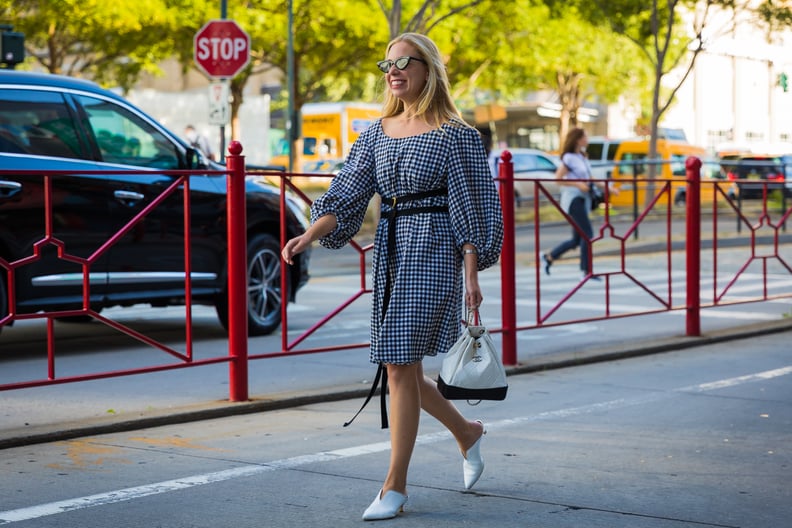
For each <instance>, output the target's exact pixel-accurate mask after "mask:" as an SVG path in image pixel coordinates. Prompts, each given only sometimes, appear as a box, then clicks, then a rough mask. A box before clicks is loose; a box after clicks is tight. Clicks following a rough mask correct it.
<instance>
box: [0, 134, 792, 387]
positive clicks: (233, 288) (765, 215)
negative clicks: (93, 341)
mask: <svg viewBox="0 0 792 528" xmlns="http://www.w3.org/2000/svg"><path fill="white" fill-rule="evenodd" d="M502 160H503V163H501V164H500V167H501V169H500V174H499V178H498V180H499V185H500V194H501V201H502V205H503V215H504V225H505V235H506V236H505V240H504V246H503V252H502V255H501V261H500V280H501V295H502V313H501V325H500V327H496V328H491V331H492V332H493V333H498V334H500V335H501V342H502V347H503V362H504V364H506V365H515V364H516V363H517V333H518V332H520V331H526V330H530V329H535V328H539V327H549V326H559V325H565V324H571V323H580V322H586V321H594V320H603V319H615V318H622V317H629V316H635V315H645V314H652V313H658V312H664V311H671V310H686V333H687V335H688V336H698V335H700V332H701V328H700V310H701V309H702V308H706V307H712V306H720V305H724V304H734V303H745V302H757V301H763V300H769V299H773V298H779V297H791V296H792V293H790V292H776V293H775V294H774V293H773V292H771V291H770V289H771V288H770V286H769V285H768V281H767V278H766V276H767V262H768V261H769V260H770V259H775V260H777V261H779V262H780V263H781V265H782V267H783V268H785V269H786V270H788V271H789V273H790V274H792V268H791V267H790V266H789V264H788V263H787V262H786V260H785V259H784V257H783V256H782V255H781V254H780V252H779V237H780V231H781V230H782V229H783V227H784V226H785V223H786V221H787V220H788V219H789V216H790V213H792V209H788V210H782V211H780V212H779V213H778V215H774V214H772V213H771V212H770V211H769V209H768V205H767V196H765V200H764V202H763V210H762V212H761V214H760V216H759V220H758V221H757V222H756V223H752V222H750V221H749V219H748V216H747V215H746V214H745V213H744V211H743V210H741V209H740V208H739V207H738V206H735V205H734V203H733V201H732V200H729V199H728V197H727V196H726V195H725V194H724V193H723V192H722V190H721V189H720V188H719V187H717V182H709V181H707V182H704V183H703V182H701V180H700V168H701V162H700V161H699V160H697V159H695V158H691V159H689V160H688V162H687V164H686V168H687V179H686V194H687V205H686V214H685V219H684V224H685V242H686V243H685V255H686V260H685V266H686V271H687V279H686V300H685V303H684V305H675V304H674V302H673V296H672V291H673V290H672V288H673V281H672V276H671V271H672V259H671V257H672V252H673V247H672V226H673V222H674V219H673V215H672V205H673V204H672V201H673V200H672V196H671V195H672V189H671V184H670V182H664V181H663V180H656V181H655V183H656V184H657V185H658V187H657V189H658V193H657V194H656V195H655V196H654V197H653V198H652V199H651V200H650V202H649V203H648V204H647V205H646V206H645V208H644V210H643V211H642V212H640V214H638V215H637V216H636V218H635V219H634V220H632V221H630V222H627V223H626V224H625V223H623V222H622V223H617V222H615V221H614V220H613V218H612V215H611V210H610V209H609V208H606V209H605V210H604V215H603V222H602V225H601V226H600V227H599V229H598V230H597V231H596V232H595V236H593V237H592V238H591V239H590V241H589V242H590V244H589V252H590V255H589V256H590V257H592V256H594V254H595V253H597V252H598V249H597V248H599V247H600V246H602V245H604V244H610V245H611V246H615V247H616V248H617V249H616V253H617V256H618V258H617V259H616V260H617V265H616V267H615V268H613V267H612V268H610V269H605V270H600V269H598V268H597V267H595V268H594V271H593V273H594V274H595V275H597V276H599V277H601V278H602V279H603V283H602V284H603V303H602V306H603V314H602V315H600V316H592V317H586V318H582V319H581V318H577V319H562V318H561V317H560V316H559V312H560V309H561V308H562V307H563V306H564V304H565V303H567V302H569V301H570V299H572V298H573V297H574V296H575V295H576V294H577V293H578V292H579V291H580V289H581V287H582V285H583V284H584V283H585V282H586V281H588V280H589V279H590V278H591V277H590V276H588V277H584V278H583V279H582V280H581V281H580V282H578V283H576V284H574V285H572V286H571V287H570V290H569V291H568V292H567V293H566V294H564V295H562V296H561V298H560V299H558V300H557V301H556V302H554V303H551V305H550V306H548V307H544V306H545V303H544V301H545V299H544V297H543V289H542V283H543V280H544V278H543V276H542V272H541V267H540V266H538V265H534V268H535V274H534V277H535V297H534V301H535V305H536V309H535V322H534V323H533V324H523V325H518V323H517V321H518V311H517V298H518V297H520V298H522V299H525V298H527V296H526V295H524V294H523V292H521V291H520V287H521V285H520V284H518V283H517V280H516V273H517V266H516V262H517V247H516V235H515V233H516V231H515V229H516V225H517V222H516V220H515V215H516V213H515V207H514V203H515V202H514V181H515V178H514V174H513V167H512V164H511V155H510V154H509V153H508V152H504V153H503V154H502ZM226 168H227V174H228V178H227V186H228V187H227V194H228V206H227V215H228V217H227V229H228V231H227V237H228V269H229V273H228V277H229V284H228V289H229V298H230V300H229V315H228V319H229V328H228V354H227V355H224V356H216V357H209V358H204V359H200V360H196V359H195V358H194V357H193V344H192V340H193V331H192V300H191V295H190V292H191V278H190V276H191V274H190V261H191V259H190V253H191V252H190V229H189V226H190V221H189V219H190V203H189V177H188V176H189V175H190V173H188V172H185V171H170V172H168V174H171V175H172V176H175V179H174V181H173V183H172V184H171V185H170V186H169V187H168V188H167V189H165V190H163V192H162V194H161V195H160V196H158V197H157V198H156V199H155V200H154V201H153V202H152V203H151V204H149V205H148V206H147V207H146V208H145V209H144V210H142V211H140V212H139V213H138V214H137V215H135V217H134V218H132V219H131V220H129V222H128V223H127V224H126V225H124V226H123V227H122V229H121V230H119V231H118V232H117V233H115V234H114V235H113V236H111V237H110V238H109V239H108V240H107V241H106V242H105V243H104V244H102V246H101V247H100V248H99V249H97V250H96V252H95V253H94V254H92V255H90V256H89V257H87V258H78V257H76V256H74V255H70V254H69V248H67V247H65V245H64V244H63V242H62V241H60V240H58V239H56V238H55V237H53V235H52V230H51V225H52V205H51V201H52V180H53V178H57V176H58V174H59V173H57V172H53V171H50V172H47V173H37V174H39V175H41V176H42V178H43V179H44V182H45V207H46V215H47V220H46V225H47V229H46V232H45V233H44V235H43V238H42V239H41V240H40V241H39V242H38V243H37V244H36V246H35V249H34V252H33V254H32V255H30V256H29V257H26V258H24V259H21V260H18V261H15V262H6V261H4V260H2V259H1V258H0V267H2V268H4V269H5V270H6V272H7V275H8V284H9V289H8V302H9V313H8V314H5V315H4V316H3V317H2V319H0V325H4V324H7V323H9V322H11V321H13V320H21V319H32V318H45V319H46V320H47V358H48V361H47V364H48V368H47V376H46V379H38V380H28V381H19V382H14V383H7V384H4V385H0V390H12V389H19V388H26V387H34V386H41V385H48V384H54V383H66V382H77V381H85V380H91V379H99V378H108V377H113V376H121V375H130V374H143V373H148V372H156V371H162V370H169V369H176V368H184V367H191V366H199V365H207V364H216V363H221V362H228V363H229V381H230V390H229V399H230V400H231V401H243V400H246V399H247V398H248V362H249V361H251V360H255V359H264V358H271V357H284V356H289V355H298V354H311V353H318V352H326V351H334V350H346V349H351V348H361V347H366V346H368V343H367V342H364V343H343V344H336V345H333V346H313V347H308V346H305V345H307V340H308V338H309V337H311V336H312V335H313V334H315V332H316V331H317V330H318V329H320V328H321V327H323V326H324V325H326V324H327V323H328V321H330V320H331V319H333V318H334V317H336V316H337V315H339V314H340V313H342V312H343V311H344V310H346V309H347V308H348V307H349V306H350V305H351V304H352V303H354V302H355V301H356V300H357V299H359V298H361V297H362V296H363V295H365V294H368V293H370V292H371V289H370V287H369V285H368V284H367V272H366V267H367V266H366V253H367V252H368V251H370V249H371V247H372V246H371V245H370V244H368V245H361V244H359V243H358V242H356V241H353V242H352V243H351V244H350V245H351V246H352V247H353V248H354V250H355V251H356V252H357V253H358V255H359V268H360V269H359V272H360V283H359V286H358V288H357V289H356V290H355V291H353V292H351V294H350V295H349V296H348V297H347V298H345V299H342V300H341V301H340V302H339V303H338V304H337V305H336V306H335V307H334V308H332V309H331V310H330V311H329V313H327V314H326V315H324V316H322V317H321V318H319V320H317V321H315V322H314V323H313V324H311V325H310V327H309V328H308V329H307V330H305V331H304V332H302V333H300V334H299V335H298V336H296V337H294V338H293V339H291V340H290V333H289V318H288V311H287V307H286V304H287V303H286V296H285V295H284V298H283V300H284V302H283V306H282V329H281V330H282V331H281V344H280V349H279V350H271V351H267V352H262V353H256V354H249V353H248V336H247V280H246V279H247V269H246V268H247V262H246V260H247V259H246V243H247V241H246V229H245V227H246V219H245V176H246V170H245V165H244V156H242V147H241V145H239V144H238V143H232V144H231V145H230V146H229V156H228V157H227V158H226ZM83 172H87V171H83ZM15 173H17V174H18V171H16V172H15ZM92 173H93V172H92ZM102 173H104V174H110V172H102ZM2 174H3V171H0V175H2ZM266 175H267V176H268V177H277V178H280V189H281V197H280V200H281V203H280V214H281V219H280V222H281V231H280V238H281V246H282V245H283V244H284V243H285V241H286V237H287V233H286V227H285V226H286V214H287V213H286V211H287V207H286V203H285V200H286V195H287V192H291V193H295V194H297V195H298V196H300V197H301V198H302V199H304V200H305V201H307V202H310V198H309V197H308V196H307V195H306V193H304V192H303V191H302V190H301V189H300V188H299V186H298V185H296V184H295V183H294V182H293V180H292V177H293V176H299V175H295V174H281V173H266ZM521 180H524V181H530V182H532V183H533V184H534V193H533V197H534V200H533V215H534V220H533V222H534V226H533V231H534V232H533V237H532V238H533V244H534V248H533V256H534V262H536V263H538V262H540V254H541V253H540V249H539V248H540V247H541V245H542V241H543V235H542V233H543V230H544V229H545V227H544V226H545V222H543V217H544V216H548V215H549V214H550V213H548V211H550V212H553V213H555V215H556V216H558V215H560V216H562V217H563V219H564V221H562V222H560V224H561V225H562V226H564V227H562V229H569V225H570V223H569V221H570V218H569V217H568V216H567V215H566V214H565V213H564V212H563V211H562V210H561V207H560V204H559V203H558V202H557V201H556V199H555V198H554V196H553V193H552V192H550V191H549V190H548V189H547V184H549V183H550V180H546V181H543V180H538V179H528V178H519V179H518V181H521ZM632 181H633V182H636V181H640V180H632ZM703 185H715V187H714V189H713V194H714V195H715V196H717V197H718V199H717V200H715V201H713V209H712V212H711V217H712V226H711V230H712V239H713V263H714V264H713V280H712V282H713V295H712V299H708V300H707V301H705V302H702V300H701V298H700V294H701V279H702V277H701V273H702V272H701V262H700V259H701V254H702V253H701V252H702V248H701V229H702V226H703V224H704V220H703V216H702V209H701V200H700V199H699V197H700V195H701V187H702V186H703ZM180 188H182V189H183V190H181V191H179V189H180ZM177 191H178V192H183V193H184V194H183V197H184V198H183V199H184V211H185V212H184V224H185V228H184V230H185V231H184V235H185V247H184V259H185V294H186V304H185V323H186V334H185V350H184V351H179V350H176V349H175V348H174V347H170V346H167V345H165V344H162V343H159V342H157V341H156V340H155V339H153V338H151V337H149V336H145V335H142V334H141V333H139V332H137V331H135V330H133V329H131V328H129V327H127V326H126V325H123V324H120V323H118V322H116V321H113V320H111V319H109V318H107V317H104V316H102V315H101V314H100V313H97V312H95V311H94V310H92V309H91V306H90V302H89V290H90V283H89V274H90V268H91V265H92V263H93V262H95V261H96V259H98V258H99V257H101V255H102V254H103V253H104V252H105V251H107V249H108V248H109V247H111V246H112V245H113V244H115V243H116V242H117V241H118V240H119V239H120V238H121V237H123V236H124V235H125V234H127V233H128V232H129V231H130V230H132V229H133V228H134V226H135V225H136V224H137V223H138V222H140V221H141V220H142V219H143V218H144V217H145V216H146V215H147V214H149V213H150V211H151V210H153V209H154V208H155V207H157V206H158V205H159V204H161V203H162V202H163V201H164V200H165V199H166V198H167V197H168V196H170V195H172V194H173V193H175V192H177ZM766 194H767V193H765V195H766ZM724 204H725V209H726V210H727V211H730V212H731V213H732V214H733V215H734V216H735V217H736V218H737V219H738V222H740V223H741V224H742V225H744V226H746V227H747V228H749V229H750V230H751V237H750V239H751V256H750V257H749V258H748V259H747V260H746V262H745V263H744V264H743V265H742V266H741V267H740V269H738V271H737V273H736V275H735V276H734V277H733V278H731V279H730V280H729V281H728V283H727V284H726V285H725V286H724V287H723V288H722V289H719V288H718V265H717V264H718V251H717V249H718V242H719V237H718V235H719V231H718V221H719V220H718V219H719V217H721V215H722V214H723V207H724ZM718 205H720V206H721V209H719V207H718ZM658 210H659V211H661V212H659V213H658ZM650 215H654V217H660V218H662V220H663V223H664V238H665V242H664V248H665V253H666V255H665V257H664V258H663V262H664V263H665V267H666V269H667V281H666V284H665V286H664V288H663V290H664V291H663V290H661V291H655V290H654V289H653V288H652V287H651V286H650V285H649V284H647V283H646V282H645V281H643V280H642V279H641V278H640V277H639V276H638V275H637V274H636V273H635V271H634V270H632V269H631V268H630V265H629V264H628V262H627V259H626V256H627V255H628V253H629V251H630V246H629V244H630V242H631V240H632V239H633V238H634V237H636V236H637V232H638V228H639V226H640V225H641V224H642V222H644V221H645V220H646V219H647V218H648V217H649V216H650ZM767 229H769V230H771V231H772V233H773V237H774V243H773V245H772V247H773V250H772V251H771V252H770V254H759V252H758V251H757V241H756V239H757V232H758V231H760V230H767ZM581 234H582V235H583V236H585V234H584V233H581ZM47 244H49V245H53V246H55V247H56V248H57V250H58V255H59V258H62V259H64V260H68V261H70V262H75V263H77V264H79V265H80V266H82V270H83V277H84V281H83V306H82V308H81V309H79V310H68V311H58V312H49V313H37V314H20V313H16V310H15V308H14V307H15V305H16V304H15V303H16V298H15V292H14V286H13V285H14V280H13V279H14V272H15V270H16V269H18V268H19V267H20V266H23V265H25V264H26V263H29V262H31V261H34V260H36V259H38V258H39V257H40V250H41V247H43V246H45V245H47ZM757 260H758V261H761V262H762V263H763V266H764V268H763V269H764V273H765V280H764V288H763V291H762V292H761V294H759V295H753V296H751V297H740V298H739V299H727V298H726V293H727V292H728V291H729V289H730V288H731V287H732V286H733V285H734V283H735V281H736V280H737V279H738V278H739V276H740V274H741V273H743V272H744V270H745V269H747V266H748V265H749V264H750V263H751V262H755V261H757ZM590 261H592V260H591V259H590ZM592 262H593V261H592ZM617 278H620V279H621V278H623V279H624V280H627V281H629V282H630V283H632V284H634V285H637V286H638V288H640V289H641V290H642V291H644V292H645V293H646V294H647V295H648V296H649V297H650V298H652V299H654V300H655V301H656V302H657V305H658V307H657V308H654V309H647V310H643V311H640V312H638V311H633V312H629V313H624V312H622V313H616V312H615V311H614V310H613V309H612V306H613V300H614V294H613V292H612V290H613V284H612V282H613V281H614V280H616V279H617ZM281 281H282V283H281V291H282V292H287V291H288V289H289V285H288V284H287V276H286V274H285V273H282V274H281ZM74 315H89V316H91V317H93V318H94V319H96V320H97V321H99V322H102V323H104V324H106V325H108V326H110V327H112V328H114V329H116V330H118V331H119V332H121V333H124V334H126V335H129V336H131V337H133V338H135V339H137V340H138V341H140V342H142V343H144V344H146V345H149V346H151V347H153V348H157V349H159V350H162V351H164V352H166V353H167V354H169V355H171V356H173V357H175V358H176V359H177V360H178V361H177V362H175V363H168V364H165V365H156V366H151V367H143V368H136V369H126V370H115V371H107V372H97V373H89V374H84V375H75V376H64V377H59V376H57V375H56V369H55V359H56V350H55V345H56V339H55V333H54V328H53V320H54V319H55V318H58V317H66V316H74ZM0 340H2V337H1V336H0Z"/></svg>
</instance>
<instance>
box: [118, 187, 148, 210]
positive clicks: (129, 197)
mask: <svg viewBox="0 0 792 528" xmlns="http://www.w3.org/2000/svg"><path fill="white" fill-rule="evenodd" d="M113 195H114V196H115V198H116V200H118V201H119V202H121V203H122V204H124V205H126V206H127V207H132V206H133V205H135V204H136V203H137V202H139V201H140V200H142V199H143V198H144V196H143V195H142V194H140V193H138V192H133V191H123V190H119V191H115V192H114V193H113Z"/></svg>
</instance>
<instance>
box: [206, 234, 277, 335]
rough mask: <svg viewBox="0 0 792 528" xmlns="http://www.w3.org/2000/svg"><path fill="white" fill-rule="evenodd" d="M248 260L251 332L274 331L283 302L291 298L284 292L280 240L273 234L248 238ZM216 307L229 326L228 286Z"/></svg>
mask: <svg viewBox="0 0 792 528" xmlns="http://www.w3.org/2000/svg"><path fill="white" fill-rule="evenodd" d="M247 261H248V266H247V269H248V280H247V292H248V335H250V336H259V335H267V334H271V333H272V332H274V331H275V329H277V328H278V326H280V323H281V304H282V303H283V302H284V299H288V297H287V295H284V294H283V293H282V292H281V272H282V270H283V266H282V265H281V258H280V244H278V242H277V241H276V240H275V238H274V237H272V236H270V235H256V236H254V237H253V238H252V239H251V240H250V241H248V248H247ZM286 273H288V270H287V271H286ZM287 281H288V277H287ZM216 310H217V316H218V318H219V319H220V323H221V324H222V325H223V326H224V327H225V329H226V330H228V291H227V289H226V290H225V291H224V293H223V296H222V297H221V298H220V299H218V302H217V305H216Z"/></svg>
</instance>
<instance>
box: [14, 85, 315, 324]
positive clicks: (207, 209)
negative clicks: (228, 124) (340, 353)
mask: <svg viewBox="0 0 792 528" xmlns="http://www.w3.org/2000/svg"><path fill="white" fill-rule="evenodd" d="M176 169H195V170H196V173H195V175H191V176H190V177H189V191H190V192H189V206H190V210H189V215H190V216H189V223H190V234H191V246H190V247H191V261H190V267H191V281H192V300H193V302H194V303H196V304H208V305H214V306H215V309H216V311H217V315H218V317H219V319H220V321H221V323H222V324H223V325H224V326H226V327H227V326H228V311H229V310H228V295H227V258H226V246H227V241H226V176H225V175H224V174H221V175H210V174H206V173H203V172H201V171H203V170H207V169H208V170H224V169H225V167H224V166H222V165H219V164H216V163H214V162H212V161H210V160H207V159H206V158H205V157H204V156H203V154H201V153H200V152H199V151H198V150H196V149H194V148H191V147H190V146H189V145H188V144H187V143H186V142H184V141H183V140H182V139H180V138H179V137H178V136H177V135H176V134H175V133H173V132H171V131H170V130H168V129H166V128H165V127H163V126H162V125H161V124H159V123H158V122H157V121H156V120H155V119H153V118H151V117H150V116H148V115H147V114H145V113H144V112H143V111H141V110H140V109H138V108H136V107H135V106H133V105H132V104H130V103H129V102H128V101H126V100H125V99H123V98H122V97H120V96H118V95H116V94H114V93H112V92H111V91H108V90H104V89H101V88H100V87H99V86H97V85H96V84H94V83H91V82H87V81H83V80H79V79H73V78H69V77H62V76H57V75H48V74H36V73H30V72H16V71H12V70H6V71H0V170H2V171H5V172H2V173H0V318H2V317H5V316H6V315H7V314H8V310H9V302H10V300H11V299H10V296H9V285H8V284H7V280H8V273H7V270H8V269H9V268H10V266H11V263H16V264H14V265H13V269H14V285H13V286H14V290H13V291H14V298H15V302H16V310H15V313H17V314H25V313H36V312H40V311H45V310H46V311H57V310H65V309H79V308H80V307H82V305H83V291H82V290H83V287H82V283H83V269H84V268H83V267H82V266H81V264H80V263H81V262H82V260H81V259H88V258H93V257H94V256H96V260H95V261H94V262H92V264H91V265H90V269H89V272H90V281H89V282H90V293H89V300H90V305H91V306H92V308H93V309H95V310H97V311H99V310H102V309H103V308H108V307H111V306H131V305H134V304H140V303H146V304H150V305H151V306H155V307H158V306H170V305H179V304H183V303H184V302H185V285H184V279H185V258H184V253H185V251H184V239H185V236H184V231H185V228H184V217H185V205H184V196H183V195H184V193H183V191H182V190H181V188H180V189H178V190H177V191H176V192H174V193H172V194H171V195H170V196H168V197H167V198H165V199H164V200H162V202H161V203H160V204H158V205H157V206H156V207H155V208H154V209H153V210H152V211H151V212H150V213H149V214H148V215H146V216H144V217H143V218H142V219H140V220H139V221H137V222H136V223H134V226H133V227H132V228H131V229H130V230H129V231H128V233H127V234H126V235H124V236H122V237H120V238H119V239H118V240H116V241H114V242H113V243H112V244H109V245H108V246H107V247H106V248H105V247H104V246H105V244H106V243H107V241H108V239H110V238H111V237H113V236H114V234H116V233H118V232H119V231H120V230H121V229H122V228H123V227H124V226H127V225H129V223H130V222H131V221H132V220H133V218H135V216H136V215H137V214H139V213H140V211H141V210H142V209H143V208H144V207H146V206H147V205H149V204H150V203H152V201H154V200H156V199H158V197H160V196H161V194H162V192H163V190H165V189H166V188H168V187H169V186H170V185H171V184H173V183H174V181H175V179H176V178H177V177H176V176H173V175H168V174H164V173H163V172H162V171H163V170H176ZM48 170H53V171H55V170H58V171H60V170H63V171H69V172H68V173H67V174H65V175H60V174H58V175H54V176H52V178H51V180H52V195H51V196H52V199H51V210H52V215H51V225H45V208H46V207H47V204H46V203H45V192H44V178H42V176H41V175H40V174H30V173H26V172H23V171H48ZM88 170H104V171H112V172H111V173H107V174H101V175H97V174H84V173H82V172H81V171H88ZM130 170H136V171H141V170H143V171H145V174H140V173H136V174H129V171H130ZM245 183H246V204H247V205H246V207H247V209H246V214H247V240H248V247H247V258H248V277H247V280H248V288H247V291H248V295H249V299H248V329H249V333H250V335H261V334H267V333H270V332H272V331H273V330H275V329H276V328H277V327H278V326H279V324H280V319H281V302H282V301H283V300H294V298H295V294H296V292H297V290H298V289H299V288H300V287H302V286H303V285H304V284H305V283H306V281H307V280H308V263H309V260H310V254H304V256H303V255H300V256H298V257H299V258H298V260H297V261H296V262H295V265H294V266H292V267H290V268H288V269H287V270H286V271H287V272H288V273H289V278H288V284H289V291H288V292H285V293H284V292H282V291H281V281H280V276H281V273H282V272H283V271H284V268H282V266H281V259H280V242H279V241H280V238H279V237H280V235H279V232H280V227H279V226H280V216H279V211H280V202H279V197H280V196H279V192H280V191H279V189H278V188H276V187H275V186H273V185H270V184H267V183H265V182H263V180H262V179H261V178H254V177H249V178H246V182H245ZM287 203H288V204H289V210H288V211H287V222H288V223H287V226H286V232H287V234H288V236H289V237H292V236H295V235H297V234H299V233H302V232H304V230H305V228H306V227H307V223H306V217H305V211H304V209H303V207H301V205H300V203H299V202H298V201H296V200H293V199H291V198H287ZM48 233H51V237H52V238H51V239H50V240H49V241H47V242H46V243H43V244H42V243H41V242H40V241H41V240H42V239H43V238H44V237H45V234H48ZM24 259H27V262H24V263H22V264H20V261H22V260H24ZM67 319H69V318H67ZM76 319H79V318H76Z"/></svg>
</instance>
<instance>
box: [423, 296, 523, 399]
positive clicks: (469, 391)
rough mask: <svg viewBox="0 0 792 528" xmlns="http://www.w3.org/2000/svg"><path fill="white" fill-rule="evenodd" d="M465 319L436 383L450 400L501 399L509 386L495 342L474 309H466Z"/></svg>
mask: <svg viewBox="0 0 792 528" xmlns="http://www.w3.org/2000/svg"><path fill="white" fill-rule="evenodd" d="M474 314H475V317H471V316H473V315H474ZM471 320H472V321H474V322H475V323H476V324H471ZM467 323H468V324H467V326H466V327H465V328H464V329H463V330H462V334H461V335H460V336H459V339H457V341H456V343H454V346H452V347H451V350H449V351H448V353H447V355H446V357H445V359H443V364H442V366H441V368H440V375H439V376H438V377H437V387H438V388H439V389H440V393H441V394H442V395H443V396H445V397H446V399H449V400H469V401H472V400H503V399H505V398H506V391H507V390H508V388H509V386H508V383H506V371H505V369H504V368H503V364H502V363H501V361H500V359H499V358H498V353H497V351H496V349H495V344H494V343H493V342H492V338H491V337H490V335H489V332H487V329H486V328H485V327H484V326H483V325H481V324H480V321H479V314H478V311H477V310H476V311H469V312H468V319H467Z"/></svg>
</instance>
